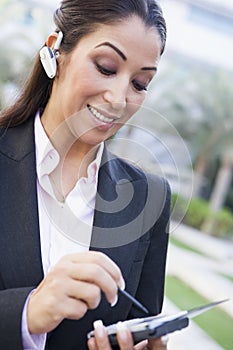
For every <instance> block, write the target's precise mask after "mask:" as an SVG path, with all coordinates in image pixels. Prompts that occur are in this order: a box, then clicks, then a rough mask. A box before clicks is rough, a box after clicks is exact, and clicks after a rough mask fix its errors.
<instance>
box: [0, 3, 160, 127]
mask: <svg viewBox="0 0 233 350" xmlns="http://www.w3.org/2000/svg"><path fill="white" fill-rule="evenodd" d="M133 15H137V16H138V17H140V18H141V19H142V20H143V22H144V23H145V25H146V26H148V27H155V28H156V29H157V31H158V33H159V35H160V38H161V54H162V53H163V51H164V47H165V43H166V24H165V20H164V18H163V14H162V10H161V8H160V6H159V5H158V4H157V2H156V0H63V1H62V3H61V6H60V8H58V9H57V10H56V11H55V13H54V22H55V25H56V31H57V32H58V31H62V32H63V35H64V36H63V40H62V43H61V50H62V52H64V53H66V54H68V53H70V52H72V51H73V50H74V48H75V47H76V45H77V43H78V41H79V40H80V39H81V38H82V37H84V36H85V35H87V34H89V33H91V32H93V31H95V29H96V27H97V25H100V24H115V23H117V22H119V21H123V20H125V19H127V18H129V17H130V16H133ZM52 85H53V80H51V79H50V78H48V77H47V75H46V73H45V72H44V69H43V67H42V65H41V63H40V59H39V55H38V56H37V58H36V61H35V63H34V66H33V69H32V72H31V74H30V76H29V78H28V80H27V81H26V83H25V85H24V87H23V89H22V93H21V95H20V96H19V98H18V99H17V100H16V102H15V103H14V104H13V105H12V106H11V107H9V108H8V109H6V110H5V111H4V112H3V113H2V115H1V117H0V126H4V127H13V126H16V125H18V124H21V123H23V122H25V121H26V120H27V119H28V118H30V117H34V116H35V114H36V112H37V110H38V109H39V108H44V107H45V106H46V104H47V102H48V100H49V97H50V94H51V90H52Z"/></svg>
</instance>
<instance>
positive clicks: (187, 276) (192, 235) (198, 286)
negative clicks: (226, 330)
mask: <svg viewBox="0 0 233 350" xmlns="http://www.w3.org/2000/svg"><path fill="white" fill-rule="evenodd" d="M173 226H174V225H173ZM171 234H172V236H173V237H174V238H175V239H178V240H180V241H182V242H184V243H186V244H188V245H190V246H191V247H194V248H196V249H198V250H199V251H201V252H203V253H204V254H207V255H208V256H210V258H209V257H207V256H204V255H203V256H202V255H199V254H195V253H192V252H190V251H187V250H184V249H180V248H177V247H175V246H173V245H172V244H170V246H169V249H168V263H167V273H169V274H173V275H175V276H178V277H179V278H181V279H182V280H184V281H185V282H186V283H187V284H189V285H190V287H192V288H193V289H194V290H196V291H197V292H199V293H200V294H201V295H203V296H204V297H206V298H207V299H209V300H210V301H216V300H221V299H228V298H231V300H230V301H228V302H227V303H225V304H222V305H221V306H219V307H221V308H222V309H223V310H224V311H225V312H227V313H228V314H229V315H230V316H231V317H232V318H233V299H232V298H233V282H232V281H230V280H228V279H227V278H225V277H224V276H223V275H222V274H225V275H229V276H232V277H233V242H230V241H223V240H221V239H217V238H215V237H211V236H207V235H205V234H203V233H201V232H199V231H197V230H194V229H192V228H190V227H187V226H184V225H179V226H178V227H177V228H176V229H175V230H172V233H171Z"/></svg>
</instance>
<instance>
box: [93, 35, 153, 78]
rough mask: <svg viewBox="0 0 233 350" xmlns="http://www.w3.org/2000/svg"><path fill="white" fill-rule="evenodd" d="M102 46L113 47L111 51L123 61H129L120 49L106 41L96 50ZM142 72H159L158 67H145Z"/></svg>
mask: <svg viewBox="0 0 233 350" xmlns="http://www.w3.org/2000/svg"><path fill="white" fill-rule="evenodd" d="M101 46H108V47H111V49H113V50H114V51H115V52H116V53H117V54H118V55H119V56H120V57H121V58H122V59H123V61H127V57H126V56H125V54H124V53H123V52H122V51H121V50H119V49H118V47H116V46H115V45H113V44H111V43H110V42H108V41H106V42H104V43H102V44H99V45H97V46H95V49H97V48H98V47H101ZM141 70H143V71H147V70H154V71H155V72H157V67H143V68H141Z"/></svg>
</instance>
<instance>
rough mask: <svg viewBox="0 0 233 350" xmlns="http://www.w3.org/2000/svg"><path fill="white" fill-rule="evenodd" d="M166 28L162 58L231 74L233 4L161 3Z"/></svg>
mask: <svg viewBox="0 0 233 350" xmlns="http://www.w3.org/2000/svg"><path fill="white" fill-rule="evenodd" d="M160 4H161V6H162V8H163V10H164V15H165V17H166V20H167V26H168V42H167V51H166V53H165V54H167V55H170V54H176V55H177V54H179V55H181V56H183V57H184V58H186V59H188V60H196V61H200V62H202V63H206V64H208V65H209V64H210V65H216V66H220V67H222V68H226V69H229V70H231V71H233V1H229V0H160Z"/></svg>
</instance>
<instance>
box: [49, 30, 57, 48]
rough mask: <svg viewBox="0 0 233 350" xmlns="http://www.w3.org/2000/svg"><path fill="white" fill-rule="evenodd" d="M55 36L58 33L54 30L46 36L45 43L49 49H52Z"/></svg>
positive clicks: (55, 39)
mask: <svg viewBox="0 0 233 350" xmlns="http://www.w3.org/2000/svg"><path fill="white" fill-rule="evenodd" d="M57 38H58V33H56V32H53V33H51V34H50V35H49V36H48V38H47V41H46V45H47V46H48V47H50V48H51V49H53V48H54V45H55V42H56V41H57Z"/></svg>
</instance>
